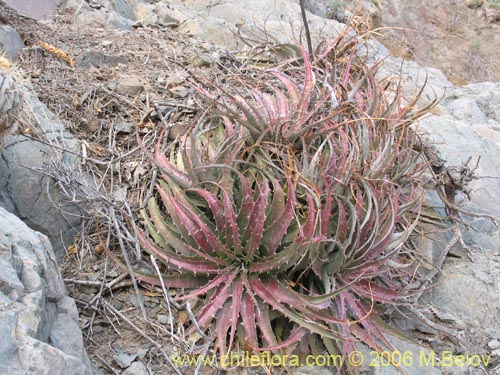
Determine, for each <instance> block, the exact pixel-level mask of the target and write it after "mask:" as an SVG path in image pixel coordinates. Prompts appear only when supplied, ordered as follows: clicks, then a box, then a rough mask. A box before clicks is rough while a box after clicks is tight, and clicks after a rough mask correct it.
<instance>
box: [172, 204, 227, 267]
mask: <svg viewBox="0 0 500 375" xmlns="http://www.w3.org/2000/svg"><path fill="white" fill-rule="evenodd" d="M178 200H179V202H180V203H181V204H182V207H184V210H185V212H186V214H187V215H188V216H189V217H190V219H191V220H192V221H193V222H194V223H195V224H196V225H197V227H198V230H199V232H200V234H201V235H202V236H203V237H204V239H205V241H204V240H203V237H202V236H200V239H201V242H198V243H199V244H200V247H202V245H201V244H202V243H203V244H205V243H206V244H208V246H210V247H211V248H212V251H214V252H216V253H217V254H219V256H227V257H229V258H232V259H235V258H236V257H235V255H234V253H233V252H232V251H231V250H229V249H228V248H227V247H226V246H225V245H224V244H223V243H222V242H220V240H219V239H218V238H217V237H216V236H215V235H214V234H213V233H212V231H211V230H210V229H209V228H208V226H207V225H206V224H205V223H204V222H203V221H202V220H201V219H200V216H199V215H198V214H197V213H196V212H194V211H193V210H190V209H189V206H188V203H187V202H186V201H185V200H184V199H183V197H182V196H180V195H179V196H178ZM195 234H196V235H197V233H195ZM195 238H196V237H195ZM202 249H204V247H202Z"/></svg>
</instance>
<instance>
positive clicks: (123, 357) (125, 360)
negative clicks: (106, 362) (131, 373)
mask: <svg viewBox="0 0 500 375" xmlns="http://www.w3.org/2000/svg"><path fill="white" fill-rule="evenodd" d="M136 358H137V353H134V354H128V353H125V352H122V351H120V352H118V353H116V354H115V355H114V356H113V359H114V361H115V362H116V364H117V365H118V366H119V367H120V368H127V367H129V366H130V365H131V363H132V362H134V361H135V359H136Z"/></svg>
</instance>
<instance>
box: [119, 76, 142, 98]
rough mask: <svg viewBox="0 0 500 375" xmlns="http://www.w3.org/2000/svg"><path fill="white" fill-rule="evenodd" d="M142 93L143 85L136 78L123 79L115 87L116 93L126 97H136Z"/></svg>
mask: <svg viewBox="0 0 500 375" xmlns="http://www.w3.org/2000/svg"><path fill="white" fill-rule="evenodd" d="M142 91H144V84H143V83H142V82H141V80H140V79H139V78H136V77H127V78H123V79H121V80H120V81H118V84H117V86H116V92H117V93H118V94H121V95H126V96H136V95H138V94H140V93H141V92H142Z"/></svg>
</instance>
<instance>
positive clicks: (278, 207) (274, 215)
mask: <svg viewBox="0 0 500 375" xmlns="http://www.w3.org/2000/svg"><path fill="white" fill-rule="evenodd" d="M271 182H272V184H273V194H272V197H273V199H272V202H271V205H270V208H269V212H268V213H267V218H266V224H265V226H266V228H269V227H270V226H272V225H273V224H275V223H276V222H277V221H278V220H279V219H280V217H281V215H282V214H283V211H284V209H285V192H284V191H283V189H282V188H281V184H280V182H279V181H278V180H277V179H275V178H272V179H271Z"/></svg>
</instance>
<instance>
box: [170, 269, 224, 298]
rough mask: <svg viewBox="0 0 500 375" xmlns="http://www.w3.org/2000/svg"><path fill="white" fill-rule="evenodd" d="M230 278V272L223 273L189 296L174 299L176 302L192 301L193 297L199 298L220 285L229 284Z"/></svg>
mask: <svg viewBox="0 0 500 375" xmlns="http://www.w3.org/2000/svg"><path fill="white" fill-rule="evenodd" d="M229 276H230V273H229V272H223V273H221V274H219V275H217V276H216V277H214V278H213V279H212V280H210V281H209V282H207V283H206V284H205V285H203V286H200V288H199V289H196V290H195V291H193V292H191V293H188V294H184V295H181V296H176V297H175V298H174V301H184V300H187V299H190V298H193V297H197V296H201V295H203V294H206V293H208V292H209V291H211V290H212V289H214V288H215V287H217V286H219V285H220V284H222V283H225V282H227V281H228V280H229Z"/></svg>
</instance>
